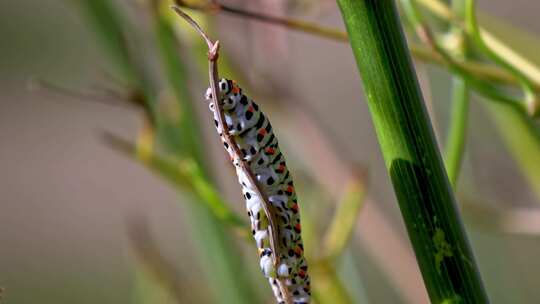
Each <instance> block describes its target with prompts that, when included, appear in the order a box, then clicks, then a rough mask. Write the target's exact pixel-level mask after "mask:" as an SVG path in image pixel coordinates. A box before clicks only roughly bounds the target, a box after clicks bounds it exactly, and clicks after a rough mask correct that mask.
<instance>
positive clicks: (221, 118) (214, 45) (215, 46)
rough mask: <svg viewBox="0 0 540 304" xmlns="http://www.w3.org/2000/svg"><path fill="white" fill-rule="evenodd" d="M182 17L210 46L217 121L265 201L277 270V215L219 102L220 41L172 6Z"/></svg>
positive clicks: (286, 294) (282, 287) (237, 163)
mask: <svg viewBox="0 0 540 304" xmlns="http://www.w3.org/2000/svg"><path fill="white" fill-rule="evenodd" d="M171 8H172V9H173V10H174V11H175V12H176V13H177V14H178V15H179V16H180V17H182V18H184V19H185V20H186V21H187V22H188V23H189V24H190V25H191V26H192V27H193V28H194V29H195V30H196V31H197V32H198V33H199V34H200V35H201V37H202V38H203V39H204V41H205V42H206V44H207V45H208V74H209V75H208V76H209V80H210V88H211V91H212V104H213V105H214V109H215V111H217V121H218V124H219V126H220V127H221V130H222V132H223V134H222V135H223V138H224V140H225V142H226V143H227V144H228V145H229V147H231V148H232V150H233V152H234V155H235V158H236V159H235V160H233V161H234V164H235V166H239V167H240V168H241V169H242V171H243V172H244V174H245V176H247V178H248V181H249V183H250V184H252V185H253V186H254V187H255V192H256V194H257V195H258V196H259V197H260V198H261V199H262V201H263V204H262V206H263V209H264V213H265V215H266V217H267V218H268V222H269V227H270V231H268V232H269V234H270V247H271V249H272V252H274V261H273V263H274V266H275V267H276V268H277V267H278V265H279V263H280V260H279V255H278V252H279V250H278V244H279V241H278V233H277V227H278V226H277V221H276V219H275V215H274V214H273V213H272V212H271V209H270V203H269V200H268V197H267V195H266V193H265V192H264V191H262V190H261V189H260V186H259V185H258V183H257V181H256V179H255V176H254V174H253V172H252V171H251V170H250V168H249V166H248V164H247V163H246V162H245V161H244V160H243V159H242V157H241V156H240V155H241V153H240V150H239V148H238V146H237V144H236V142H235V140H234V138H232V136H230V135H229V130H228V127H227V124H226V123H225V114H224V112H223V107H222V104H221V103H220V102H219V100H218V98H219V97H218V96H219V95H218V81H219V76H218V75H219V74H218V68H217V60H218V57H219V41H216V42H212V40H210V38H209V37H208V35H207V34H206V33H205V32H204V31H203V30H202V29H201V27H200V26H199V25H198V24H197V23H196V22H195V21H194V20H193V19H192V18H191V17H190V16H189V15H187V14H185V13H184V12H183V11H182V10H181V9H180V8H179V7H178V6H172V7H171ZM277 281H278V286H279V288H280V291H281V293H282V294H283V297H284V299H285V301H286V303H292V302H291V299H290V295H289V292H288V290H287V288H286V286H285V282H284V280H283V279H280V278H279V277H278V278H277Z"/></svg>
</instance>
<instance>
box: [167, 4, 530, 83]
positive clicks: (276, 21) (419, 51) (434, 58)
mask: <svg viewBox="0 0 540 304" xmlns="http://www.w3.org/2000/svg"><path fill="white" fill-rule="evenodd" d="M174 2H175V3H176V5H178V6H180V7H185V8H189V9H193V10H197V11H201V12H205V13H215V12H225V13H229V14H231V15H233V16H238V17H242V18H247V19H252V20H257V21H260V22H264V23H268V24H272V25H277V26H283V27H286V28H287V29H291V30H295V31H299V32H303V33H307V34H310V35H314V36H318V37H322V38H325V39H331V40H334V41H338V42H348V41H349V38H348V36H347V33H345V32H343V31H340V30H338V29H333V28H328V27H324V26H321V25H318V24H316V23H311V22H306V21H303V20H298V19H293V18H286V17H278V16H270V15H266V14H263V13H258V12H252V11H248V10H244V9H241V8H237V7H233V6H230V5H226V4H221V3H219V2H218V1H211V3H209V4H206V5H195V4H190V3H187V2H185V1H184V0H174ZM409 48H410V50H411V53H412V55H413V56H414V58H415V59H418V60H421V61H424V62H429V63H434V64H437V65H442V66H448V65H449V63H448V61H447V60H446V59H445V58H444V57H441V55H440V54H439V53H438V52H436V51H434V50H433V49H432V48H431V47H425V46H422V45H419V44H414V43H411V44H410V45H409ZM453 65H455V66H459V68H460V69H462V70H463V71H464V72H465V73H468V74H470V75H471V76H475V77H478V78H480V79H483V80H487V81H495V82H498V83H502V84H506V85H512V86H518V85H519V81H518V80H517V79H516V78H515V77H514V76H513V75H512V74H510V73H508V72H507V71H505V70H504V69H501V68H498V67H495V66H493V65H489V64H484V63H481V62H478V61H472V60H467V61H462V62H454V63H453ZM534 89H535V91H537V92H540V84H539V83H534Z"/></svg>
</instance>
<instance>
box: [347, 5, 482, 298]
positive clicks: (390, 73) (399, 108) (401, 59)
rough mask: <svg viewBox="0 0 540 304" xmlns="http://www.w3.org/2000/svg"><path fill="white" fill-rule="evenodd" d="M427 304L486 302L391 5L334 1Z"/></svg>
mask: <svg viewBox="0 0 540 304" xmlns="http://www.w3.org/2000/svg"><path fill="white" fill-rule="evenodd" d="M338 4H339V6H340V9H341V12H342V15H343V19H344V21H345V24H346V26H347V31H348V32H349V37H350V40H351V46H352V49H353V52H354V55H355V57H356V61H357V64H358V69H359V70H360V72H361V73H362V79H363V84H364V88H365V90H366V95H367V97H368V98H367V99H368V106H369V109H370V112H371V115H372V118H373V122H374V125H375V130H376V132H377V136H378V139H379V143H380V146H381V150H382V152H383V155H384V159H385V164H386V166H387V168H388V171H389V174H390V177H391V179H392V183H393V185H394V190H395V193H396V196H397V199H398V202H399V205H400V209H401V212H402V215H403V219H404V222H405V224H406V226H407V230H408V233H409V237H410V239H411V242H412V245H413V248H414V250H415V253H416V257H417V260H418V264H419V266H420V270H421V272H422V276H423V278H424V283H425V285H426V288H427V291H428V294H429V296H430V298H431V301H432V303H488V302H489V301H488V298H487V295H486V293H485V291H484V288H483V285H482V282H481V279H480V276H479V273H478V270H477V267H476V264H475V261H474V257H473V254H472V252H471V249H470V247H469V244H468V241H467V237H466V235H465V231H464V229H463V225H462V223H461V220H460V217H459V214H458V211H457V208H456V202H455V199H454V195H453V193H452V189H451V187H450V184H449V182H448V178H447V176H446V172H445V170H444V166H443V162H442V159H441V156H440V154H439V151H438V149H437V145H436V142H435V136H434V134H433V130H432V128H431V125H430V122H429V117H428V115H427V112H426V109H425V106H424V103H423V98H422V94H421V92H420V89H419V86H418V82H417V79H416V76H415V71H414V69H413V66H412V62H411V58H410V55H409V53H408V51H407V46H406V43H405V38H404V35H403V32H402V30H401V27H400V25H399V19H398V15H397V12H396V7H395V4H394V3H393V2H392V1H391V0H338Z"/></svg>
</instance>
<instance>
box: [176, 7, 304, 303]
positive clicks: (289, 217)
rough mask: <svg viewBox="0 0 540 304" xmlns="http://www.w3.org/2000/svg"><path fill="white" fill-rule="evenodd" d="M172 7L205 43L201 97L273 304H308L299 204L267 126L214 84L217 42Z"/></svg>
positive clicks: (229, 88)
mask: <svg viewBox="0 0 540 304" xmlns="http://www.w3.org/2000/svg"><path fill="white" fill-rule="evenodd" d="M173 9H174V10H175V11H176V12H177V13H178V14H179V15H180V16H181V17H183V18H184V19H186V21H188V22H189V23H190V24H191V25H192V26H193V27H194V28H195V29H196V30H197V31H198V32H199V34H200V35H201V36H202V37H203V38H204V40H205V42H206V43H207V44H208V49H209V52H208V62H209V78H210V87H209V88H208V90H207V91H206V94H205V98H206V99H207V100H208V101H209V102H210V104H209V107H210V110H211V111H212V112H213V116H214V124H215V127H216V129H217V132H218V134H219V136H220V138H221V140H222V142H223V146H224V147H225V149H226V150H227V152H228V154H229V157H230V159H231V161H232V162H233V165H234V167H235V168H236V173H237V176H238V181H239V183H240V185H241V186H242V192H243V195H244V198H245V201H246V209H247V213H248V216H249V218H250V224H251V231H252V234H253V237H254V238H255V242H256V244H257V249H258V255H259V263H260V267H261V270H262V273H263V274H264V276H265V277H267V278H268V280H269V282H270V284H271V286H272V290H273V292H274V295H275V297H276V300H277V302H278V303H280V304H281V303H283V304H307V303H309V301H310V296H311V292H310V277H309V275H308V273H307V271H308V266H307V262H306V259H305V257H304V246H303V243H302V237H301V224H300V213H299V207H298V201H297V197H296V192H295V189H294V183H293V181H292V176H291V174H290V172H289V170H288V169H287V164H286V162H285V158H284V156H283V154H282V153H281V150H280V148H279V144H278V140H277V138H276V136H275V135H274V132H273V129H272V125H271V124H270V121H269V120H268V118H267V117H266V115H265V114H264V113H263V112H262V111H261V110H260V109H259V106H258V105H257V104H256V103H255V102H254V101H253V100H252V99H251V98H249V97H247V96H246V95H244V94H243V92H242V89H241V88H240V87H239V86H238V85H237V84H236V82H234V81H232V80H228V79H221V80H218V71H217V58H218V49H219V42H218V41H216V42H215V43H213V42H212V41H211V40H210V39H209V38H208V36H207V35H206V33H205V32H204V31H203V30H202V29H201V28H200V27H199V26H198V25H197V24H196V23H195V22H194V21H193V20H192V19H191V18H190V17H189V16H188V15H186V14H185V13H183V12H182V11H181V10H180V9H179V8H178V7H173Z"/></svg>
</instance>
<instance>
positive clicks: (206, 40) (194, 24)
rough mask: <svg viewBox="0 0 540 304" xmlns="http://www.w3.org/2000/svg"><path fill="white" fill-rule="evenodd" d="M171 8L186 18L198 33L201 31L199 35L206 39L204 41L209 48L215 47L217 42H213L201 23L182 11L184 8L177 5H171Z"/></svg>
mask: <svg viewBox="0 0 540 304" xmlns="http://www.w3.org/2000/svg"><path fill="white" fill-rule="evenodd" d="M171 9H172V10H174V11H175V12H176V14H178V16H180V17H182V18H183V19H184V20H186V21H187V22H188V23H189V24H190V25H191V26H192V27H193V28H194V29H195V30H196V31H197V33H199V35H201V37H202V38H203V39H204V41H205V42H206V44H207V45H208V49H209V50H213V49H214V47H215V45H214V44H215V43H214V42H212V40H211V39H210V38H209V37H208V35H207V34H206V32H205V31H204V30H203V29H202V28H201V27H200V26H199V24H198V23H197V22H195V20H193V18H191V17H190V16H189V15H188V14H186V13H184V12H183V11H182V9H181V8H180V7H179V6H177V5H171Z"/></svg>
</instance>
